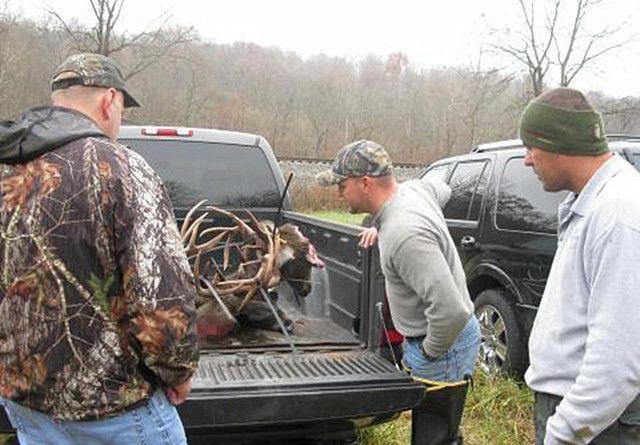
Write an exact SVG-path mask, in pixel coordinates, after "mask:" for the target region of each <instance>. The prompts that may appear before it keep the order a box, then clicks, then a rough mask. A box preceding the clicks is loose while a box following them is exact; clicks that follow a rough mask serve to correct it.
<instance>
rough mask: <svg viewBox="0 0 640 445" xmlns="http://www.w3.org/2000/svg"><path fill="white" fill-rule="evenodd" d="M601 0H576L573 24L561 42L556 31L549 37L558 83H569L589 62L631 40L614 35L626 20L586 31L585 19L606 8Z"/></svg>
mask: <svg viewBox="0 0 640 445" xmlns="http://www.w3.org/2000/svg"><path fill="white" fill-rule="evenodd" d="M605 3H606V2H605V1H604V0H576V2H575V10H574V15H573V25H572V26H571V28H570V31H569V33H568V35H567V36H565V37H566V38H565V39H564V42H562V37H563V36H560V35H557V33H556V35H554V36H553V40H554V44H555V47H556V57H557V65H558V68H559V71H560V73H559V74H560V86H569V84H570V83H571V82H572V81H573V79H574V78H575V77H576V75H577V74H578V73H579V72H580V71H581V70H582V69H583V68H584V67H585V65H587V64H588V63H589V62H592V61H593V60H595V59H597V58H598V57H600V56H602V55H604V54H606V53H608V52H610V51H612V50H614V49H617V48H620V47H622V46H624V45H625V44H627V43H629V41H630V40H632V37H630V38H627V39H624V38H619V37H618V36H619V35H620V31H621V30H622V28H623V27H624V26H625V24H626V22H625V23H620V24H617V25H613V26H611V25H608V26H604V27H602V28H599V29H598V30H596V31H595V32H589V31H587V27H586V26H585V21H586V20H587V19H588V16H590V15H593V14H595V13H596V12H597V10H598V8H604V7H606V4H605ZM563 43H564V44H563Z"/></svg>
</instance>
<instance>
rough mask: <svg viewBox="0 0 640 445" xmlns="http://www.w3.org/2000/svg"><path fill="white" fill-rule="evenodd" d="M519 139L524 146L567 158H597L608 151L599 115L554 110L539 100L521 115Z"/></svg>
mask: <svg viewBox="0 0 640 445" xmlns="http://www.w3.org/2000/svg"><path fill="white" fill-rule="evenodd" d="M520 139H522V142H523V143H524V145H525V147H536V148H542V149H544V150H548V151H553V152H556V153H563V154H568V155H579V156H595V155H600V154H603V153H606V152H607V151H609V147H608V146H607V138H606V136H605V134H604V125H603V123H602V116H600V113H598V112H597V111H593V110H570V109H566V108H559V107H554V106H551V105H547V104H544V103H541V102H540V101H538V100H537V99H534V100H533V101H531V102H530V103H529V105H527V108H525V110H524V112H523V113H522V117H521V118H520Z"/></svg>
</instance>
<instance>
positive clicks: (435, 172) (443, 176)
mask: <svg viewBox="0 0 640 445" xmlns="http://www.w3.org/2000/svg"><path fill="white" fill-rule="evenodd" d="M450 171H451V164H440V165H436V166H434V167H431V168H429V170H427V171H426V172H425V173H424V175H422V177H423V178H429V179H437V180H439V181H442V182H447V176H449V172H450Z"/></svg>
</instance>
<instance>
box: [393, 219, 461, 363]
mask: <svg viewBox="0 0 640 445" xmlns="http://www.w3.org/2000/svg"><path fill="white" fill-rule="evenodd" d="M433 237H434V235H433V234H431V233H425V232H419V233H416V234H413V235H412V236H409V237H408V238H407V239H405V240H404V241H403V242H402V244H401V245H400V246H399V247H398V248H397V250H396V253H395V254H394V255H393V265H394V267H395V269H396V271H397V273H398V275H399V276H400V277H401V278H402V280H403V281H404V282H405V284H406V285H407V286H409V287H410V288H411V289H412V290H413V291H414V292H415V293H416V294H417V295H418V297H419V298H420V299H422V301H423V302H424V305H425V310H424V315H425V317H426V319H427V333H426V337H425V340H424V342H423V347H424V351H425V352H426V353H427V354H428V355H430V356H432V357H439V356H440V355H442V354H443V353H444V352H445V351H447V350H448V349H449V348H450V347H451V345H452V344H453V342H454V341H455V339H456V337H457V336H458V334H459V333H460V331H461V330H462V329H463V328H464V326H465V325H466V324H467V322H468V321H469V316H470V312H469V311H468V309H467V305H466V304H465V296H464V295H463V294H462V293H461V292H460V289H458V287H457V286H456V282H455V280H454V278H453V275H452V274H451V270H450V268H449V265H448V264H447V261H446V259H445V257H444V255H443V253H442V251H441V250H440V246H439V245H438V243H437V241H436V240H434V239H433Z"/></svg>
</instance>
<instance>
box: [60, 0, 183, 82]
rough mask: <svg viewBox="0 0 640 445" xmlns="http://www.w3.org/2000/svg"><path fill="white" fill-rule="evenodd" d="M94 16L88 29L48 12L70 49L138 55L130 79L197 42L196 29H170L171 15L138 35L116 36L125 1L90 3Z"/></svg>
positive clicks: (160, 19) (152, 23)
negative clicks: (178, 49)
mask: <svg viewBox="0 0 640 445" xmlns="http://www.w3.org/2000/svg"><path fill="white" fill-rule="evenodd" d="M87 1H88V3H89V5H90V6H91V11H92V13H93V19H94V21H93V24H92V25H91V27H89V28H87V27H85V26H83V25H82V24H80V23H79V22H78V21H77V20H69V19H65V18H64V17H62V16H61V15H60V14H59V13H58V12H56V11H55V10H53V9H49V14H50V15H51V16H52V17H54V18H55V20H56V21H57V22H58V23H59V25H60V26H61V28H62V30H63V31H64V33H65V34H66V35H67V37H68V39H69V41H70V44H71V47H72V48H73V49H74V50H77V51H83V52H94V53H99V54H104V55H105V56H111V55H113V54H115V53H118V52H121V51H123V50H125V49H132V50H137V51H136V56H137V57H136V62H135V64H134V65H133V66H132V67H131V68H130V70H129V71H128V72H127V73H125V77H126V78H131V77H133V76H135V75H136V74H138V73H140V72H141V71H144V70H145V69H147V68H148V67H149V66H151V65H153V64H155V63H157V62H158V61H159V60H161V59H162V58H164V57H165V56H167V55H169V54H171V52H172V50H173V49H174V48H176V47H178V46H180V45H181V44H185V43H189V42H191V41H193V40H194V39H195V32H194V29H193V27H170V26H169V21H170V19H171V15H170V14H168V13H163V14H161V15H160V16H159V17H158V18H157V19H156V20H155V21H152V22H150V23H149V24H148V25H147V27H146V28H145V29H144V30H143V31H141V32H139V33H137V34H132V35H130V34H128V33H127V32H126V31H123V32H120V33H118V32H116V29H115V28H116V25H117V24H118V22H119V21H120V18H121V17H122V11H123V8H124V4H125V0H87Z"/></svg>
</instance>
